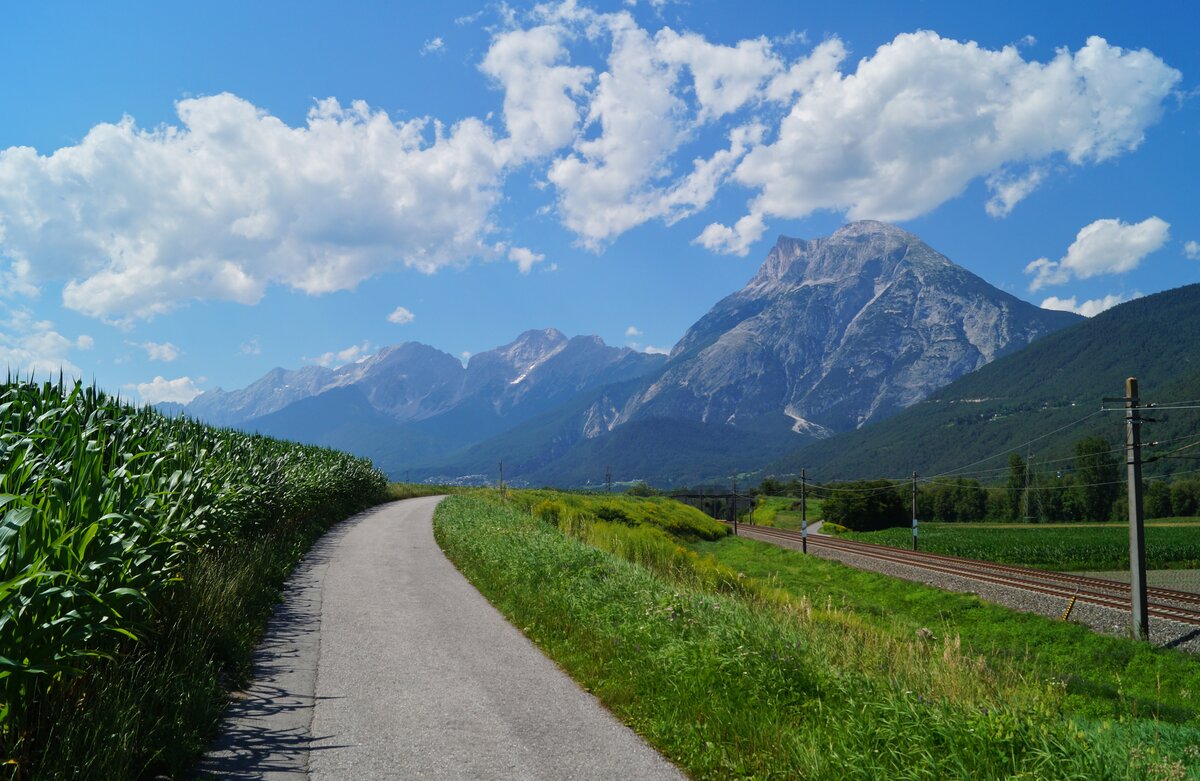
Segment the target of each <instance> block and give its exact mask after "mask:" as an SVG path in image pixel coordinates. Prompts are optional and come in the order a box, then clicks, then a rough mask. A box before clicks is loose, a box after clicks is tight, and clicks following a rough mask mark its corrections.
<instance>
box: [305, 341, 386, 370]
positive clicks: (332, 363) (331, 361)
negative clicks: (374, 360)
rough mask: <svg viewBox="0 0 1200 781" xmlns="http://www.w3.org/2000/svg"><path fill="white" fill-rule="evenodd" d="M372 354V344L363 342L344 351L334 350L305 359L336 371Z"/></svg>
mask: <svg viewBox="0 0 1200 781" xmlns="http://www.w3.org/2000/svg"><path fill="white" fill-rule="evenodd" d="M370 354H371V343H370V342H363V343H362V344H352V345H350V346H349V347H347V348H346V349H344V350H334V351H331V352H327V353H322V354H321V355H318V356H317V357H316V358H305V359H304V360H306V361H311V362H312V363H315V364H316V365H318V366H324V367H325V368H327V369H336V368H338V367H339V366H345V365H346V364H348V363H354V362H355V361H359V360H362V359H363V358H366V357H368V356H369V355H370Z"/></svg>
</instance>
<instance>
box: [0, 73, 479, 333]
mask: <svg viewBox="0 0 1200 781" xmlns="http://www.w3.org/2000/svg"><path fill="white" fill-rule="evenodd" d="M177 110H178V115H179V119H180V125H179V126H167V127H160V128H157V129H154V130H144V129H141V128H139V127H137V125H136V124H135V123H134V121H133V120H132V119H131V118H125V119H124V120H122V121H121V122H119V123H117V124H102V125H97V126H96V127H94V128H92V130H91V131H90V132H88V134H87V135H86V136H85V137H84V138H83V140H82V141H80V142H79V143H78V144H77V145H75V146H71V147H65V148H63V149H59V150H58V151H56V152H55V153H53V154H51V155H49V156H42V155H39V154H38V153H37V152H36V151H35V150H33V149H30V148H27V147H13V148H10V149H6V150H3V151H0V256H7V257H8V258H9V259H10V260H11V261H12V264H11V270H12V273H15V274H17V275H19V277H20V278H21V279H22V280H24V281H25V282H26V283H29V284H36V283H38V282H40V281H44V280H49V279H57V280H63V279H65V280H67V284H66V287H65V289H64V292H63V302H64V303H65V304H66V306H68V307H70V308H72V309H75V310H77V311H80V312H84V313H86V314H89V315H93V316H98V317H107V318H114V319H123V318H129V317H150V316H153V315H155V314H158V313H161V312H165V311H167V310H169V309H171V308H173V307H175V306H177V305H178V304H180V303H182V302H185V301H188V300H191V299H198V298H199V299H223V300H230V301H237V302H241V303H247V304H250V303H255V302H257V301H258V300H259V299H260V298H261V296H262V295H263V292H264V290H265V289H266V287H267V286H268V285H270V284H273V283H274V284H281V285H286V286H288V287H291V288H294V289H297V290H302V291H304V292H307V293H325V292H330V291H334V290H342V289H350V288H353V287H354V286H355V285H357V284H358V283H359V282H361V281H362V280H364V279H366V278H368V277H370V276H372V275H374V274H376V273H378V272H380V271H382V270H385V269H388V268H392V267H395V266H396V265H398V264H401V263H403V264H406V265H408V266H412V267H414V268H417V269H419V270H421V271H426V272H432V271H434V270H436V269H437V268H439V267H441V266H443V265H445V264H447V263H453V262H455V261H460V260H462V259H464V258H468V257H471V256H477V255H482V254H486V253H487V252H488V251H489V250H487V249H486V247H485V246H484V244H483V243H482V237H483V236H484V234H486V233H488V232H490V230H491V226H490V224H489V213H490V211H491V209H492V207H493V205H494V204H495V203H496V201H497V198H498V197H499V195H498V184H499V176H500V170H501V165H502V163H501V157H502V153H501V152H499V151H498V150H497V147H496V144H495V140H494V138H493V135H492V132H491V131H490V130H489V129H488V128H487V127H486V125H485V124H484V123H483V122H481V121H479V120H476V119H466V120H463V121H461V122H459V123H458V124H456V125H455V126H453V127H452V128H446V127H444V126H442V125H441V124H440V123H436V122H430V121H427V120H425V119H415V120H411V121H407V122H393V121H392V120H391V119H389V118H388V116H387V115H386V114H385V113H383V112H380V111H373V110H371V109H370V108H369V107H368V106H367V105H366V104H364V103H361V102H356V103H354V104H353V105H351V106H349V107H343V106H341V105H340V104H339V103H338V102H337V101H336V100H332V99H330V100H324V101H320V102H318V103H317V104H316V105H315V106H314V107H313V109H312V110H311V111H310V112H309V115H308V120H307V122H306V124H305V125H304V126H302V127H298V128H297V127H289V126H288V125H287V124H285V123H284V122H282V121H280V120H279V119H277V118H276V117H273V116H271V115H269V114H267V113H266V112H264V111H262V110H261V109H258V108H256V107H255V106H254V105H252V104H251V103H249V102H248V101H245V100H243V99H241V98H238V97H236V96H234V95H229V94H222V95H215V96H212V97H205V98H196V99H190V100H183V101H180V102H179V104H178V106H177Z"/></svg>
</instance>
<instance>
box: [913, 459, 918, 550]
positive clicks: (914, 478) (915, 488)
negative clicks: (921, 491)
mask: <svg viewBox="0 0 1200 781" xmlns="http://www.w3.org/2000/svg"><path fill="white" fill-rule="evenodd" d="M912 506H913V514H912V519H913V550H916V549H917V473H916V471H913V476H912Z"/></svg>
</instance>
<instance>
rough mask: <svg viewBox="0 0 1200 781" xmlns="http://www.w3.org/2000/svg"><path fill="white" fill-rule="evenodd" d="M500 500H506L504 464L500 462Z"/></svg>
mask: <svg viewBox="0 0 1200 781" xmlns="http://www.w3.org/2000/svg"><path fill="white" fill-rule="evenodd" d="M500 498H502V499H503V498H504V462H503V461H501V462H500Z"/></svg>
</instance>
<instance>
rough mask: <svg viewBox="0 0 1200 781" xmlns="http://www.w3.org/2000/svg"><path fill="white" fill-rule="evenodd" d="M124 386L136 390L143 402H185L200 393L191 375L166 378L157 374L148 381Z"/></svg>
mask: <svg viewBox="0 0 1200 781" xmlns="http://www.w3.org/2000/svg"><path fill="white" fill-rule="evenodd" d="M125 387H127V388H132V389H133V390H136V391H137V394H138V397H139V398H141V400H142V403H143V404H161V403H162V402H164V401H169V402H175V403H177V404H187V403H188V402H189V401H191V400H192V399H194V398H196V397H197V396H199V395H200V393H201V390H200V389H199V388H197V387H196V383H195V382H193V381H192V378H191V377H178V378H176V379H174V380H168V379H167V378H165V377H162V376H157V377H155V378H154V379H153V380H151V381H150V382H139V383H135V384H133V385H126V386H125Z"/></svg>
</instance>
